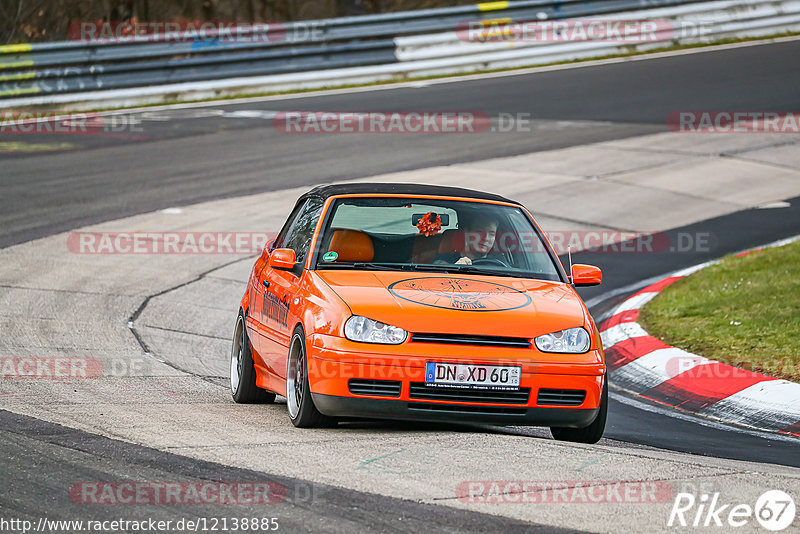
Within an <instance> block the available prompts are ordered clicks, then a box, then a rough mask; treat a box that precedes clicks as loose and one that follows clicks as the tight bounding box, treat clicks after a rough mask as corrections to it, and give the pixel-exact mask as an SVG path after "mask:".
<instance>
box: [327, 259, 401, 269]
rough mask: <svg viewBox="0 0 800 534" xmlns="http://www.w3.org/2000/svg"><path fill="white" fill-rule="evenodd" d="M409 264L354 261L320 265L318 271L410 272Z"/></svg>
mask: <svg viewBox="0 0 800 534" xmlns="http://www.w3.org/2000/svg"><path fill="white" fill-rule="evenodd" d="M410 267H411V266H410V265H408V264H392V263H373V262H369V261H354V262H352V263H328V264H324V265H318V266H317V268H318V269H358V270H368V271H409V270H411V269H410Z"/></svg>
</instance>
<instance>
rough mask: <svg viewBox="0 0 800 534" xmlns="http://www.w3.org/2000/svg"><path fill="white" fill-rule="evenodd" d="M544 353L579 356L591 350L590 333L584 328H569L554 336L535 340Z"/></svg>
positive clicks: (555, 333) (548, 335) (540, 337)
mask: <svg viewBox="0 0 800 534" xmlns="http://www.w3.org/2000/svg"><path fill="white" fill-rule="evenodd" d="M533 341H534V342H535V343H536V348H537V349H539V350H540V351H542V352H567V353H572V354H579V353H582V352H586V351H587V350H589V345H590V340H589V332H587V331H586V330H585V329H584V328H582V327H578V328H567V329H566V330H561V331H559V332H553V333H552V334H545V335H543V336H539V337H537V338H535V339H534V340H533Z"/></svg>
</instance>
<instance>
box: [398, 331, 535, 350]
mask: <svg viewBox="0 0 800 534" xmlns="http://www.w3.org/2000/svg"><path fill="white" fill-rule="evenodd" d="M411 341H412V342H415V343H444V344H447V345H479V346H484V347H511V348H520V349H527V348H530V346H531V340H530V339H529V338H526V337H506V336H465V335H461V334H429V333H414V334H411Z"/></svg>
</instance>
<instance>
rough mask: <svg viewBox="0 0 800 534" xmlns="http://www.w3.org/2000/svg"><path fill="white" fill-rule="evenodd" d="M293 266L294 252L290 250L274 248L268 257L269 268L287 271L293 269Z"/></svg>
mask: <svg viewBox="0 0 800 534" xmlns="http://www.w3.org/2000/svg"><path fill="white" fill-rule="evenodd" d="M294 264H295V256H294V250H292V249H290V248H276V249H275V250H273V251H272V254H270V255H269V266H270V267H271V268H273V269H280V270H284V271H287V270H291V269H294Z"/></svg>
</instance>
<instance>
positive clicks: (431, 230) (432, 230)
mask: <svg viewBox="0 0 800 534" xmlns="http://www.w3.org/2000/svg"><path fill="white" fill-rule="evenodd" d="M416 226H417V228H419V233H420V234H422V235H424V236H425V237H430V236H432V235H436V234H438V233H439V230H441V229H442V218H441V217H439V214H438V213H434V212H432V211H430V212H428V213H426V214H425V215H423V216H422V217H420V218H419V220H418V221H417V224H416Z"/></svg>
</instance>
